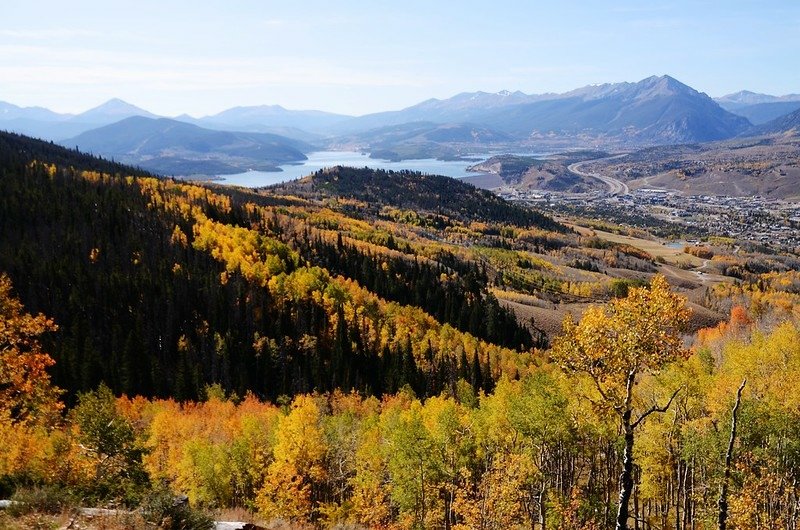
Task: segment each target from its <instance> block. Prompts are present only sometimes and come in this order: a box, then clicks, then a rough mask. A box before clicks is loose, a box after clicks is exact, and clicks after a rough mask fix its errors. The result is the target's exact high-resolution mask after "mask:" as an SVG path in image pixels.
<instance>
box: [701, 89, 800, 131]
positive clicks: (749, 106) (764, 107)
mask: <svg viewBox="0 0 800 530" xmlns="http://www.w3.org/2000/svg"><path fill="white" fill-rule="evenodd" d="M714 101H716V102H717V103H719V105H720V106H721V107H722V108H724V109H725V110H727V111H729V112H732V113H734V114H737V115H739V116H742V117H744V118H747V119H748V120H750V123H752V124H753V125H762V124H765V123H767V122H769V121H771V120H774V119H776V118H778V117H780V116H784V115H786V114H789V113H791V112H793V111H795V110H797V109H800V94H786V95H783V96H771V95H769V94H759V93H757V92H750V91H748V90H742V91H740V92H736V93H734V94H728V95H726V96H722V97H720V98H715V99H714Z"/></svg>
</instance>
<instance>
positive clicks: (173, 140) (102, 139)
mask: <svg viewBox="0 0 800 530" xmlns="http://www.w3.org/2000/svg"><path fill="white" fill-rule="evenodd" d="M64 144H65V145H69V146H75V147H76V148H78V149H80V150H82V151H85V152H91V153H97V154H102V155H103V156H111V157H114V158H115V159H116V160H119V161H121V162H125V163H128V164H136V165H139V166H141V167H143V168H146V169H149V170H152V171H156V172H159V173H164V174H191V173H205V174H226V173H240V172H243V171H247V170H262V171H270V170H276V166H278V165H280V164H285V163H287V162H297V161H301V160H305V159H306V156H305V154H303V153H304V152H309V151H312V150H313V148H312V147H311V146H310V145H308V144H306V143H304V142H301V141H299V140H292V139H289V138H286V137H283V136H278V135H275V134H268V133H248V132H231V131H215V130H211V129H205V128H202V127H198V126H196V125H192V124H189V123H183V122H180V121H177V120H171V119H168V118H149V117H146V116H131V117H128V118H125V119H123V120H121V121H118V122H116V123H112V124H110V125H105V126H103V127H100V128H97V129H92V130H90V131H86V132H84V133H82V134H80V135H78V136H76V137H74V138H71V139H69V140H66V141H65V142H64Z"/></svg>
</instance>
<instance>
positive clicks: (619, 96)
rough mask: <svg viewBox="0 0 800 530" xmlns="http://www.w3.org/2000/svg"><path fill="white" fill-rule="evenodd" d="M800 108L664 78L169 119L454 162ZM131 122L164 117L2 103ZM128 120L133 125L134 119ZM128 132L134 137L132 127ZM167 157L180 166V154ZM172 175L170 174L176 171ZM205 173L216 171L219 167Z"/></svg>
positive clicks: (12, 126)
mask: <svg viewBox="0 0 800 530" xmlns="http://www.w3.org/2000/svg"><path fill="white" fill-rule="evenodd" d="M797 108H800V95H797V94H789V95H786V96H770V95H767V94H758V93H755V92H748V91H740V92H737V93H734V94H729V95H727V96H723V97H721V98H717V99H716V100H715V99H712V98H710V97H709V96H708V95H706V94H705V93H702V92H699V91H697V90H695V89H694V88H692V87H690V86H688V85H686V84H684V83H681V82H680V81H678V80H676V79H675V78H673V77H670V76H668V75H662V76H651V77H648V78H646V79H642V80H641V81H638V82H621V83H605V84H598V85H588V86H584V87H581V88H576V89H574V90H571V91H568V92H564V93H561V94H555V93H547V94H525V93H523V92H521V91H507V90H503V91H500V92H497V93H489V92H480V91H479V92H463V93H460V94H456V95H455V96H453V97H450V98H447V99H435V98H434V99H428V100H425V101H422V102H420V103H418V104H416V105H412V106H410V107H407V108H404V109H401V110H395V111H387V112H378V113H373V114H367V115H363V116H357V117H353V116H347V115H342V114H335V113H330V112H323V111H318V110H290V109H286V108H284V107H282V106H280V105H258V106H238V107H233V108H230V109H227V110H224V111H222V112H219V113H217V114H213V115H209V116H204V117H199V118H195V117H192V116H189V115H186V114H184V115H181V116H178V117H176V118H174V119H173V121H175V122H178V123H185V124H190V125H193V126H197V127H201V128H204V129H206V130H216V131H227V132H235V133H237V134H243V133H248V134H272V135H277V136H280V137H282V138H283V140H281V142H283V143H285V144H286V145H290V146H291V145H292V142H300V143H301V144H302V146H303V147H302V148H301V149H299V151H302V152H310V151H311V150H314V149H317V150H319V149H343V148H346V149H353V150H360V151H369V152H370V153H372V155H373V156H376V157H380V158H390V159H397V160H400V159H408V158H428V157H434V158H444V159H447V158H454V157H456V158H457V157H460V156H463V155H465V154H474V153H483V152H494V151H495V150H496V149H503V150H517V151H519V150H523V151H531V150H533V151H534V152H542V150H545V151H547V150H554V149H558V150H563V149H566V148H592V149H594V148H598V147H603V148H606V149H616V148H622V149H626V148H637V147H644V146H649V145H668V144H681V143H702V142H709V141H717V140H724V139H728V138H734V137H736V136H739V135H742V134H747V131H750V130H752V129H753V124H755V125H756V126H760V125H762V124H765V123H766V122H768V121H770V120H773V119H776V118H778V117H780V116H783V115H786V114H787V113H790V112H792V111H794V110H796V109H797ZM130 117H145V118H150V119H156V118H159V116H156V115H155V114H153V113H151V112H149V111H147V110H145V109H142V108H140V107H137V106H135V105H132V104H130V103H127V102H125V101H122V100H120V99H112V100H109V101H107V102H105V103H103V104H102V105H99V106H97V107H95V108H93V109H89V110H87V111H85V112H82V113H80V114H77V115H69V114H59V113H55V112H52V111H49V110H47V109H43V108H40V107H29V108H22V107H18V106H15V105H12V104H8V103H2V102H0V129H7V130H11V131H16V132H21V133H25V134H29V135H33V136H38V137H41V138H45V139H50V140H56V141H65V140H64V139H66V138H69V139H70V140H69V142H71V141H72V139H73V138H75V137H78V136H79V135H81V134H82V133H85V132H88V131H90V130H92V129H96V128H98V127H103V126H106V125H111V124H113V123H116V122H119V121H120V120H124V119H127V118H130ZM126 123H127V125H128V126H130V125H131V123H133V122H126ZM132 133H133V134H134V136H135V135H136V134H137V132H136V130H134V131H132ZM115 134H118V133H115ZM206 134H207V133H206ZM251 140H252V139H251ZM296 145H299V144H296ZM185 147H186V146H182V147H181V149H184V148H185ZM97 152H99V153H103V152H108V151H104V150H98V151H97ZM191 152H192V153H193V155H192V156H193V158H195V159H196V160H199V159H197V158H196V156H195V155H197V154H198V153H203V151H202V150H200V151H196V150H194V151H191ZM509 152H511V151H509ZM220 154H221V155H224V156H229V155H228V154H226V153H220ZM147 156H154V155H152V154H148V155H147ZM170 156H171V157H172V158H173V161H174V160H175V157H174V153H171V154H170ZM278 158H281V157H278ZM129 161H130V162H132V163H134V161H133V160H129ZM216 163H217V164H218V163H220V160H217V161H216ZM223 166H224V164H223ZM235 167H237V168H238V167H240V164H238V163H237V164H236V165H235ZM151 168H152V169H154V170H156V168H155V167H151ZM161 168H162V170H163V169H164V167H163V166H161ZM169 168H170V170H173V169H174V168H173V167H172V165H171V164H169ZM208 169H209V171H213V172H217V170H218V169H219V167H217V166H214V167H213V168H212V167H209V168H208ZM222 169H224V170H225V171H227V172H229V171H231V170H232V168H231V167H228V168H227V169H225V168H224V167H223V168H222Z"/></svg>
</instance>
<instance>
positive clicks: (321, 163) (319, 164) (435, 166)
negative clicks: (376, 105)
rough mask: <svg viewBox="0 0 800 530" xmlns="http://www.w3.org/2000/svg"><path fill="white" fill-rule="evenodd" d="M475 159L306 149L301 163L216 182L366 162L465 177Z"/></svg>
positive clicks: (251, 181) (243, 182) (257, 183)
mask: <svg viewBox="0 0 800 530" xmlns="http://www.w3.org/2000/svg"><path fill="white" fill-rule="evenodd" d="M481 160H483V158H481ZM477 163H478V160H471V161H466V160H455V161H445V160H434V159H424V160H403V161H402V162H390V161H388V160H378V159H374V158H370V157H369V156H367V155H366V154H362V153H357V152H354V151H317V152H316V153H309V154H308V160H306V161H304V162H303V163H301V164H287V165H283V166H280V168H281V169H282V170H283V171H276V172H266V171H248V172H246V173H237V174H235V175H221V176H220V180H217V181H215V182H217V183H219V184H232V185H235V186H245V187H247V188H258V187H261V186H269V185H271V184H278V183H281V182H287V181H289V180H296V179H299V178H301V177H304V176H306V175H308V174H310V173H314V172H315V171H317V170H319V169H322V168H325V167H332V166H351V167H365V166H366V167H371V168H374V169H391V170H394V171H399V170H401V169H409V170H411V171H420V172H422V173H429V174H433V175H445V176H448V177H456V178H458V177H468V176H470V175H479V174H480V173H472V172H469V171H467V168H468V167H469V166H471V165H473V164H477Z"/></svg>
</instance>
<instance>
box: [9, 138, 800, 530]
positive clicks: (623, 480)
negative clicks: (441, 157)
mask: <svg viewBox="0 0 800 530" xmlns="http://www.w3.org/2000/svg"><path fill="white" fill-rule="evenodd" d="M350 179H352V180H350ZM378 180H383V181H387V182H389V183H388V184H387V186H389V187H390V188H391V187H392V186H393V185H394V186H395V187H394V188H393V189H394V193H393V194H391V195H390V194H382V193H381V191H380V187H379V186H378V185H377V181H378ZM396 182H400V183H401V184H396V185H395V184H392V183H396ZM354 183H357V184H354ZM435 197H438V199H437V198H435ZM452 197H459V199H460V200H464V201H474V202H473V204H474V205H475V207H476V210H477V211H478V212H479V213H478V214H476V215H475V216H471V215H470V213H469V211H468V210H461V209H459V208H458V205H457V204H456V203H454V202H453V201H450V202H449V203H448V201H446V200H445V201H444V206H443V207H438V206H437V205H439V204H442V201H443V199H446V198H452ZM586 230H587V229H584V235H579V234H578V233H576V232H571V231H570V230H569V229H567V228H566V227H564V226H563V225H559V224H556V223H555V222H554V221H552V220H550V219H548V218H546V217H543V216H540V215H539V214H536V213H535V212H530V211H526V210H523V209H522V208H519V207H516V206H510V205H508V204H506V203H503V202H500V201H496V200H495V199H494V198H493V197H491V196H486V195H484V194H482V193H476V192H475V191H474V188H471V187H468V186H464V185H463V184H458V183H457V185H453V184H452V183H451V182H447V181H439V180H436V179H428V178H427V177H424V176H421V175H415V174H393V173H378V172H369V171H367V170H349V169H346V168H336V169H333V170H329V171H327V172H322V173H318V174H316V175H313V176H311V177H310V178H309V179H307V180H305V181H304V182H301V183H299V184H297V185H294V186H283V187H278V188H274V189H268V190H262V191H261V192H260V193H258V194H256V193H253V192H251V191H245V190H237V189H232V188H224V187H213V186H200V185H194V184H187V183H181V182H178V181H173V180H168V179H159V178H155V177H153V176H149V175H146V174H144V173H141V172H137V171H135V170H132V169H130V168H125V167H123V166H119V165H116V164H113V163H109V162H106V161H103V160H98V159H95V158H92V157H87V156H84V155H81V154H79V153H76V152H74V151H68V150H65V149H61V148H58V147H55V146H52V145H51V144H47V143H43V142H38V141H32V140H29V139H26V138H22V137H18V136H13V135H0V318H1V320H0V324H2V325H0V440H2V443H3V449H4V450H2V451H0V496H6V495H11V494H13V495H14V499H15V500H17V501H19V504H13V505H12V508H13V510H11V513H10V514H2V513H0V527H5V526H10V528H28V527H31V526H34V524H35V525H37V526H36V527H42V526H41V525H42V524H43V523H42V519H41V517H42V514H41V513H38V514H34V515H30V516H28V515H25V513H26V511H34V512H36V511H37V510H39V511H41V512H47V511H51V512H52V511H55V512H59V511H61V510H67V512H68V513H73V512H69V509H70V507H71V506H75V505H77V504H84V505H86V504H90V505H99V506H108V505H109V504H113V505H114V506H117V507H130V508H133V507H139V509H137V511H135V512H132V513H129V514H127V515H126V516H125V517H127V518H128V519H126V520H127V521H129V523H125V524H128V526H125V528H137V527H136V526H135V524H138V523H135V521H139V522H140V523H141V524H140V526H139V527H148V526H147V525H150V526H149V527H161V528H184V529H185V528H196V529H208V528H210V527H211V526H210V524H211V523H210V519H209V518H208V517H206V516H203V515H202V514H200V513H198V512H197V511H195V510H197V509H201V510H209V511H214V510H216V511H217V513H219V510H225V509H234V508H235V509H238V510H240V511H239V512H236V513H240V514H241V513H247V514H248V517H250V518H252V519H254V520H256V521H259V522H261V523H262V524H263V525H264V526H267V525H276V524H279V521H284V522H287V524H291V525H295V526H298V527H304V526H310V527H315V528H341V527H343V526H344V525H351V526H352V527H354V528H376V529H378V528H386V529H388V528H393V529H394V528H397V529H422V528H425V529H427V528H446V529H451V530H465V529H472V528H485V529H494V528H496V529H501V528H502V529H506V528H532V529H534V530H539V529H545V528H547V529H564V530H566V529H576V530H577V529H600V528H611V527H614V525H615V523H616V525H617V527H618V528H630V527H634V528H637V527H638V528H642V529H644V528H662V529H666V528H675V529H677V528H681V529H687V530H688V529H689V528H694V529H711V528H718V521H719V520H720V518H722V519H723V520H724V521H725V522H726V524H727V525H728V526H727V527H728V528H740V529H750V528H780V529H786V530H791V529H794V528H796V526H797V522H798V512H797V506H798V499H800V486H798V476H800V458H798V455H800V452H799V451H798V450H797V448H798V447H800V432H798V426H800V413H799V412H798V410H800V408H798V400H797V398H796V396H800V348H798V344H800V327H799V326H798V323H797V313H798V308H800V273H798V272H797V271H796V270H795V269H796V268H797V267H796V260H795V259H794V258H793V257H792V256H788V255H778V254H773V255H769V256H765V255H763V254H757V253H756V250H755V249H753V248H747V247H743V246H742V247H740V246H738V245H737V246H736V247H735V249H734V250H731V251H730V253H728V254H725V253H723V252H722V250H723V249H725V248H730V247H732V246H733V242H731V241H726V240H724V239H718V240H715V241H714V249H716V251H717V252H719V253H718V254H714V252H712V250H711V246H708V247H703V248H699V247H697V248H696V247H692V248H689V249H687V250H686V251H685V252H683V253H682V254H683V255H685V256H686V259H687V260H690V259H694V258H697V259H700V258H698V257H697V256H695V255H694V254H700V255H703V256H711V257H709V258H707V259H706V262H705V265H704V267H705V266H708V268H707V270H708V271H712V270H714V271H717V272H719V273H720V274H714V277H715V280H714V283H708V284H706V283H705V281H702V282H701V281H700V280H697V282H700V283H699V285H698V284H697V283H693V282H692V281H691V278H692V277H695V276H699V275H693V274H689V275H683V276H681V275H680V274H678V272H677V271H678V268H676V267H673V266H672V265H670V264H668V263H666V259H665V258H664V257H663V256H664V255H667V256H670V254H666V253H665V254H663V255H659V257H661V260H658V259H656V258H655V257H654V256H653V255H652V254H649V253H648V252H646V251H644V250H642V249H640V248H637V247H634V246H632V245H631V244H627V243H614V242H613V241H610V240H606V239H601V238H600V237H598V235H597V234H598V233H600V232H598V233H590V234H588V235H587V234H586V233H585V232H586ZM631 241H633V239H631ZM651 248H652V249H653V251H654V252H655V251H656V250H658V251H662V249H661V248H660V247H659V246H658V245H652V246H651ZM692 253H694V254H692ZM682 259H683V258H682ZM659 272H663V273H665V274H658V273H659ZM722 273H724V274H726V275H729V276H723V275H722ZM666 274H669V275H670V281H671V282H673V285H672V286H671V285H670V284H669V283H668V282H667V276H666ZM708 275H709V276H710V275H711V272H709V273H708ZM731 276H735V277H736V278H737V280H736V281H734V280H733V279H732V278H731ZM687 278H688V279H687ZM687 297H689V298H690V299H691V301H690V300H687ZM588 301H592V302H595V305H589V304H587V302H588ZM562 306H567V309H564V308H563V307H562ZM552 307H556V308H557V310H558V311H559V313H558V314H559V316H566V315H567V314H568V313H569V312H570V311H574V312H575V313H576V315H575V316H574V317H570V316H568V317H567V318H566V319H565V320H564V325H563V328H561V327H559V330H558V331H557V332H554V333H549V334H547V333H545V332H544V331H543V330H542V329H541V328H540V326H541V322H539V320H538V319H539V318H540V317H541V315H543V314H545V313H544V312H545V311H550V310H552V311H556V309H551V308H552ZM692 308H694V314H695V316H692V311H691V309H692ZM512 309H513V311H512ZM533 309H537V310H540V311H539V312H534V311H533ZM525 311H530V312H529V313H526V312H525ZM703 312H705V313H704V314H705V316H704V317H703V319H698V317H697V314H698V313H703ZM720 314H724V319H720V318H717V317H716V316H715V315H720ZM531 315H533V316H531ZM701 316H702V315H701ZM718 320H724V321H723V322H717V321H718ZM704 322H705V323H706V324H703V323H704ZM698 328H699V330H698ZM548 343H550V344H548ZM551 345H552V347H550V346H551ZM176 494H185V495H187V496H188V498H189V504H190V506H191V507H184V506H183V505H181V504H180V503H175V502H174V499H173V497H172V495H176ZM620 499H622V502H620ZM15 513H21V514H22V515H19V516H17V515H15ZM26 517H28V518H26ZM72 520H73V523H74V522H75V521H76V519H75V517H73V519H72ZM131 521H133V522H131ZM73 523H69V524H73ZM87 524H94V525H95V526H94V527H92V526H89V528H95V527H96V528H100V527H99V526H96V524H106V523H105V522H103V523H96V519H95V520H94V521H93V522H92V521H90V522H89V523H87ZM109 524H111V523H109ZM115 524H116V523H115ZM4 525H5V526H4ZM73 526H74V524H73ZM103 528H109V526H105V527H103ZM111 528H115V527H113V526H112V527H111Z"/></svg>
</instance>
